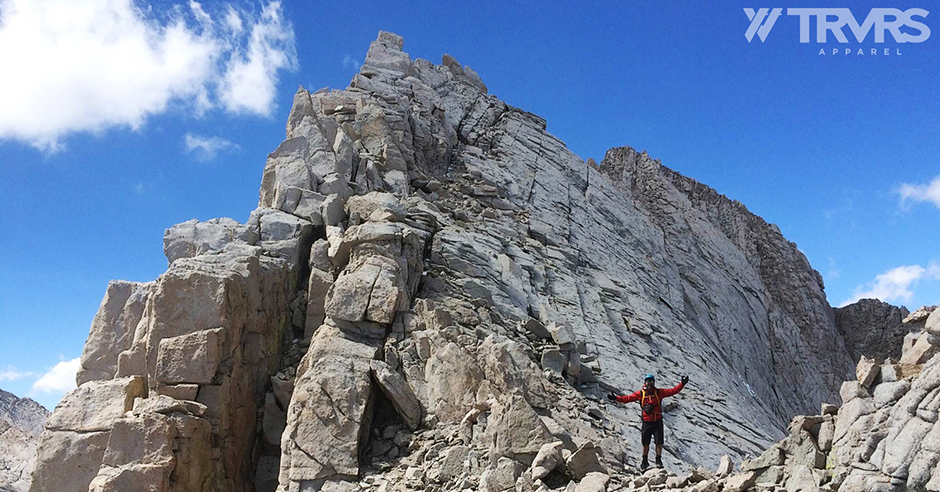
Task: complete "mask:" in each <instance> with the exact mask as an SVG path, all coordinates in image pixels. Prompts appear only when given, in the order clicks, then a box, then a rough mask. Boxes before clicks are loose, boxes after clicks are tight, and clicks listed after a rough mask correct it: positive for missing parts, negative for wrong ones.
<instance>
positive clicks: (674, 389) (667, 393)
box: [659, 383, 685, 398]
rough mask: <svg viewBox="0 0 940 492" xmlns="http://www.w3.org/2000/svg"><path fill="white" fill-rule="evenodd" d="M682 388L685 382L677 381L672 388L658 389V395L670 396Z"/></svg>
mask: <svg viewBox="0 0 940 492" xmlns="http://www.w3.org/2000/svg"><path fill="white" fill-rule="evenodd" d="M682 388H685V383H679V384H677V385H675V386H674V387H672V388H669V389H662V390H659V397H660V398H665V397H667V396H672V395H674V394H676V393H678V392H680V391H682Z"/></svg>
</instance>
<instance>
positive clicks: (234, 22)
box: [225, 5, 243, 34]
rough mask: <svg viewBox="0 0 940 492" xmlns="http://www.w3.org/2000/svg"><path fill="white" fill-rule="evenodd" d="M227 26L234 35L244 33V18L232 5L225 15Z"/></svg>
mask: <svg viewBox="0 0 940 492" xmlns="http://www.w3.org/2000/svg"><path fill="white" fill-rule="evenodd" d="M225 24H226V25H227V26H228V29H229V31H232V33H233V34H240V33H241V32H242V29H243V26H242V18H241V16H240V15H238V11H237V10H235V8H234V7H232V6H231V5H229V6H228V11H227V12H226V13H225Z"/></svg>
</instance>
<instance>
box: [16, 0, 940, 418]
mask: <svg viewBox="0 0 940 492" xmlns="http://www.w3.org/2000/svg"><path fill="white" fill-rule="evenodd" d="M18 2H19V3H18ZM40 3H41V2H40ZM813 3H818V2H813ZM46 4H47V5H54V6H58V7H62V8H63V9H66V8H72V7H66V6H65V5H66V3H62V2H61V1H59V2H58V3H57V1H51V0H47V1H46ZM142 4H143V3H142V2H136V3H133V4H130V3H129V4H127V5H142ZM165 4H172V5H175V7H172V8H171V7H170V6H167V5H165ZM11 5H16V6H18V7H22V8H21V9H20V10H19V11H15V9H14V12H15V15H14V14H11V13H10V12H11V10H10V6H11ZM25 5H26V3H25V0H24V1H21V0H6V1H5V2H0V46H11V45H12V44H10V42H11V41H14V40H15V41H20V42H22V41H23V40H39V41H44V40H47V35H49V34H50V33H55V32H56V31H55V29H56V25H54V23H53V24H50V25H45V24H43V25H42V26H40V25H39V24H37V21H36V19H38V18H39V17H30V16H29V15H28V14H30V10H29V9H28V8H25V7H24V6H25ZM84 5H85V6H89V5H96V4H95V2H86V4H84ZM116 5H118V7H114V8H121V5H124V4H122V3H120V2H119V3H118V4H116ZM161 5H164V6H165V8H163V7H160V6H158V7H156V9H155V10H154V8H153V7H154V6H153V5H151V7H152V8H151V14H150V15H145V14H143V13H141V12H136V14H135V12H134V10H133V9H130V10H127V11H122V12H121V13H123V14H126V15H129V16H130V17H128V18H124V21H122V22H127V23H128V24H127V25H123V24H115V25H113V26H110V27H111V28H113V30H114V32H115V33H119V34H120V35H121V36H127V39H128V40H129V42H130V41H135V38H134V36H137V35H139V32H140V31H139V29H144V32H147V31H146V30H147V29H151V30H152V32H153V33H164V34H166V33H167V32H170V31H172V29H171V28H173V27H174V26H179V25H182V26H184V27H185V29H183V30H182V31H178V33H179V32H183V31H185V32H186V33H188V34H189V37H188V38H187V37H186V36H182V37H181V38H180V39H184V40H187V41H186V42H180V41H178V40H177V41H176V42H175V44H169V41H168V44H166V45H165V46H164V47H165V48H166V49H167V50H172V49H178V50H180V58H181V59H183V60H188V63H189V65H187V66H185V67H183V68H185V70H183V69H179V68H178V67H177V68H176V70H175V71H173V70H169V69H168V68H167V66H165V65H161V64H160V63H161V62H160V57H159V56H158V55H159V54H160V53H159V50H156V51H155V52H154V53H155V54H154V58H153V59H152V60H147V59H145V60H144V61H140V65H139V66H137V67H134V68H139V69H141V71H142V73H146V74H149V75H150V78H147V79H142V80H138V79H137V78H136V77H130V76H128V75H127V74H126V73H124V71H123V70H122V67H121V66H119V65H118V63H117V61H110V60H111V59H110V58H109V57H108V56H109V54H113V53H112V52H109V51H108V49H109V48H108V46H107V45H102V47H101V50H100V58H93V59H94V60H96V63H100V64H101V65H100V66H99V67H97V68H98V72H99V73H92V74H88V73H85V72H86V70H82V69H75V68H74V67H67V66H65V64H64V63H63V65H62V66H52V67H45V66H44V67H41V68H43V70H42V71H40V73H35V74H34V73H32V72H29V74H30V76H31V77H36V79H35V80H32V79H28V77H24V79H27V80H25V81H24V82H23V84H26V83H30V82H31V83H34V84H35V86H36V87H37V89H36V91H35V93H33V92H30V91H25V89H24V87H22V86H18V85H16V84H14V83H13V82H6V83H0V104H2V105H3V106H4V107H13V108H17V109H16V110H11V111H10V112H9V113H7V115H6V116H0V182H2V183H3V184H2V189H3V193H2V194H0V195H2V196H3V198H2V202H0V205H2V207H3V210H4V213H3V214H2V215H0V226H2V227H3V229H4V230H5V231H7V233H6V234H4V235H3V236H0V237H2V239H0V258H2V260H0V313H3V316H2V317H0V334H2V335H0V388H3V389H4V390H6V391H8V392H11V393H13V394H16V395H17V396H20V397H30V398H32V399H34V400H36V401H37V402H39V403H40V404H42V405H43V406H45V407H46V408H47V409H49V410H51V409H52V408H53V407H54V405H55V402H57V401H58V399H59V398H61V396H62V395H64V394H65V392H66V391H68V390H69V389H70V387H74V372H75V370H76V369H77V364H78V362H77V360H78V359H77V358H78V357H79V356H80V354H81V350H82V345H83V343H84V341H85V338H86V337H87V335H88V328H89V327H90V325H91V321H92V318H93V316H94V314H95V312H96V311H97V308H98V305H99V304H100V301H101V299H102V297H103V295H104V293H105V288H106V286H107V282H108V281H109V280H111V279H122V280H133V281H150V280H154V279H156V278H157V276H159V275H160V274H161V273H162V272H163V271H164V270H165V268H166V258H165V257H164V256H163V252H162V237H163V231H164V230H165V229H167V228H169V227H170V226H172V225H173V224H176V223H179V222H184V221H186V220H189V219H192V218H197V219H199V220H201V221H202V220H207V219H210V218H214V217H231V218H234V219H236V220H239V221H240V222H244V221H245V220H246V219H247V217H248V214H249V212H250V211H251V210H253V209H254V207H255V204H256V203H257V196H258V195H257V191H258V187H259V185H260V182H261V169H262V168H263V166H264V161H265V156H266V155H267V153H268V152H271V151H273V150H274V149H275V148H276V146H277V144H278V143H279V142H280V141H281V140H283V138H284V136H283V134H284V122H285V121H286V119H287V113H288V112H289V110H290V101H291V96H292V95H293V93H294V90H295V88H296V86H297V85H299V84H302V85H304V86H305V87H307V88H308V89H310V90H311V91H313V90H316V89H317V88H320V87H324V86H329V87H345V86H346V83H345V82H344V81H343V80H344V79H345V80H346V81H348V79H349V77H351V76H352V74H354V73H355V72H357V71H358V67H359V64H360V63H361V62H362V60H363V59H364V53H365V50H366V49H367V48H368V45H369V42H371V41H372V40H373V39H374V38H375V35H376V33H377V32H378V30H379V29H382V30H388V31H391V32H395V33H397V34H399V35H402V36H403V37H404V39H405V47H404V51H405V52H407V53H409V55H410V56H411V58H412V59H413V60H414V59H416V58H425V59H429V60H431V61H432V62H435V63H438V61H439V60H440V59H441V56H442V55H443V54H444V53H450V54H452V55H453V56H454V57H455V58H456V59H457V60H458V61H460V62H461V63H463V64H465V65H469V66H471V67H473V68H474V70H476V71H477V72H478V73H479V74H480V76H481V78H482V79H483V81H484V83H486V84H487V86H488V88H489V91H490V93H492V94H494V95H497V96H499V97H500V98H501V99H503V100H504V101H506V102H507V103H508V104H511V105H513V106H517V107H520V108H521V109H524V110H526V111H530V112H532V113H535V114H538V115H539V116H541V117H543V118H545V119H546V120H547V122H548V131H550V132H551V133H552V134H554V135H555V136H557V137H558V138H559V139H561V140H562V141H564V142H565V143H566V144H567V145H568V147H569V148H570V149H572V151H573V152H575V153H576V154H578V155H579V156H580V157H581V158H582V159H584V160H587V159H588V158H593V159H595V160H596V161H597V162H600V161H601V159H602V158H603V155H604V153H605V152H606V151H607V150H609V149H611V148H616V147H622V146H630V147H633V148H635V149H637V150H638V151H640V150H643V151H648V153H649V155H650V156H651V157H653V158H654V159H659V160H660V161H661V162H662V164H663V165H664V166H666V167H668V168H670V169H673V170H676V171H677V172H679V173H681V174H683V175H685V176H689V177H691V178H693V179H695V180H696V181H698V182H700V183H702V184H704V185H706V186H708V187H710V188H712V189H715V190H716V191H717V192H718V193H720V194H722V195H723V196H727V197H728V198H729V199H731V200H735V201H738V202H740V203H742V204H743V205H744V206H745V207H746V208H747V209H748V210H749V211H751V212H752V213H753V214H754V215H757V216H759V217H761V218H763V219H764V220H765V221H766V222H768V223H772V224H776V225H778V227H779V228H780V229H781V231H782V232H783V235H784V237H786V238H787V239H788V240H790V241H792V242H795V243H796V244H797V245H798V246H799V248H800V250H801V251H802V252H803V253H804V255H805V256H806V257H807V258H808V260H809V261H810V264H811V265H813V267H814V268H815V269H816V270H817V271H819V272H820V274H821V275H822V277H823V278H824V280H825V284H826V295H827V298H828V302H829V303H830V305H832V306H833V307H837V306H840V305H845V304H847V303H849V302H852V301H855V300H857V299H860V298H867V297H872V298H879V299H881V300H883V301H885V302H889V303H891V304H894V305H899V306H900V305H904V306H905V307H907V309H909V310H910V311H914V310H916V309H917V308H919V307H921V305H934V304H937V303H938V301H940V254H938V252H937V251H936V248H931V244H932V243H935V241H936V239H937V235H936V233H933V234H931V232H930V228H929V224H930V223H936V219H937V216H938V214H940V168H938V166H936V164H934V162H935V161H936V159H937V156H938V155H940V142H938V141H937V139H936V138H935V136H934V135H933V134H932V132H931V130H935V129H936V128H940V102H938V98H936V97H931V96H935V95H936V94H937V91H938V89H937V88H936V86H935V84H933V81H934V80H936V78H937V75H940V73H938V72H940V68H938V67H937V66H936V63H932V62H933V61H935V60H936V56H937V55H938V54H940V48H938V47H937V42H940V41H938V40H937V39H936V35H935V36H934V37H932V38H930V39H927V40H926V41H924V42H923V43H905V44H899V43H892V42H885V43H884V46H885V47H890V48H892V49H898V50H900V52H901V53H903V54H902V55H901V56H897V55H888V56H885V55H877V56H880V58H878V57H877V56H876V57H872V56H871V55H868V57H867V58H866V57H865V56H866V55H857V54H856V55H851V56H849V55H842V54H841V52H840V55H836V56H833V55H828V54H827V55H823V56H820V55H818V54H817V51H818V50H817V48H818V46H817V45H816V44H813V43H810V44H808V45H806V46H803V45H802V44H801V43H799V40H798V37H799V25H798V23H794V21H793V19H787V18H786V16H781V17H780V18H779V19H778V20H777V22H776V24H775V25H774V26H773V29H772V30H770V31H769V33H768V34H767V36H766V39H764V40H761V39H760V37H759V36H760V32H759V31H758V36H755V37H753V39H751V41H748V40H747V39H746V38H745V36H744V34H745V31H746V30H747V29H748V26H749V24H751V21H750V20H749V19H748V16H747V15H745V12H744V11H743V9H744V8H745V7H747V5H745V4H740V5H739V4H738V3H734V5H733V6H722V7H708V6H699V5H697V6H688V7H682V8H679V7H676V8H673V9H671V10H670V11H669V14H670V15H668V16H665V15H662V14H663V12H664V11H665V8H662V7H647V6H633V5H631V6H621V8H620V9H618V10H616V11H612V10H610V9H605V8H603V7H602V6H598V5H590V6H582V8H576V7H569V6H546V7H544V9H542V11H539V12H532V11H531V10H530V9H526V8H525V7H524V6H520V5H502V4H500V6H499V7H497V6H495V5H486V6H481V8H480V9H479V11H474V12H472V13H468V18H466V19H456V20H455V19H451V18H450V17H448V16H446V12H448V7H449V6H448V5H438V4H429V5H427V6H425V7H424V8H423V9H422V8H419V7H414V9H413V10H408V11H406V12H402V11H400V10H398V9H396V8H394V7H393V6H388V5H382V6H375V7H374V8H372V9H368V10H367V11H365V12H363V19H362V20H361V21H360V22H357V24H356V25H355V26H344V25H340V26H334V25H333V24H332V23H331V22H329V19H326V20H323V19H319V18H316V17H311V16H309V15H305V14H306V13H307V12H309V11H312V9H306V8H304V7H303V6H302V5H299V4H294V3H284V4H280V3H278V2H269V3H264V4H260V5H259V4H256V3H254V2H243V3H239V4H237V6H236V7H229V6H228V5H226V4H222V3H213V2H204V3H203V4H195V3H190V4H189V7H186V6H185V5H184V4H182V3H179V4H177V3H175V2H162V3H161ZM193 5H196V6H197V7H198V8H196V7H193ZM874 6H876V5H875V4H874V3H872V2H863V3H860V4H857V5H853V7H852V12H854V13H855V15H856V16H857V17H861V15H863V14H864V12H866V11H867V10H868V9H869V8H871V7H874ZM912 6H914V7H916V5H912ZM99 7H100V6H99ZM74 8H75V9H78V10H76V12H79V11H80V10H81V8H80V7H74ZM102 8H103V7H102ZM174 9H175V10H174ZM496 9H499V10H498V12H497V11H496ZM82 12H84V11H82ZM105 12H106V11H105ZM174 12H175V13H174ZM232 12H235V14H234V16H233V14H232ZM492 12H497V13H498V14H500V17H499V18H498V19H494V18H492V17H491V15H490V14H491V13H492ZM87 13H88V15H89V17H88V18H89V19H91V20H89V21H88V22H89V24H88V25H94V24H95V22H92V21H94V20H96V18H95V17H94V15H97V14H100V13H101V12H100V11H96V10H94V9H89V10H88V12H87ZM134 15H137V17H134ZM421 16H424V17H427V18H428V19H443V20H442V21H441V22H440V23H433V21H432V22H429V23H427V24H426V25H421V24H420V22H417V20H419V18H420V17H421ZM125 17H126V16H125ZM559 18H563V19H565V20H566V21H567V22H566V23H564V25H558V23H557V19H559ZM206 19H209V21H207V20H206ZM703 19H707V20H708V21H709V22H703ZM932 20H933V18H932V17H927V18H926V20H925V23H926V24H927V25H930V24H931V23H932ZM641 21H642V22H641ZM179 22H182V24H179ZM463 22H466V23H471V24H472V25H473V26H474V27H475V30H474V32H462V31H460V30H459V26H460V25H462V23H463ZM509 23H512V24H513V26H514V28H515V29H514V30H513V31H512V32H503V31H505V25H506V24H509ZM10 26H14V27H19V28H20V29H19V30H16V29H12V28H11V27H10ZM141 26H143V27H141ZM207 26H208V27H207ZM624 26H629V29H623V27H624ZM60 27H61V26H60ZM30 28H32V29H33V30H34V31H35V32H32V31H30ZM24 30H25V31H28V32H31V34H29V36H26V37H23V36H25V35H24V34H23V32H24ZM249 31H251V32H258V33H259V36H258V39H261V41H260V43H262V45H261V46H260V48H263V49H260V48H259V49H260V51H252V47H253V45H252V43H254V42H255V41H254V39H256V38H255V37H253V36H249V35H248V32H249ZM847 31H848V30H847ZM90 32H92V30H89V31H87V32H83V31H81V30H79V31H77V34H75V35H76V36H83V35H84V36H85V38H81V39H79V41H84V42H90V43H92V46H94V38H93V36H91V35H90V34H89V33H90ZM17 36H19V37H17ZM119 39H124V38H119ZM164 39H168V38H164ZM850 39H851V36H850ZM865 39H867V41H865V42H862V43H857V42H856V43H855V44H851V46H857V45H860V46H863V47H864V48H865V49H866V50H867V49H869V48H870V47H873V46H876V44H875V43H873V42H872V41H871V37H869V38H865ZM852 41H853V42H854V41H855V40H854V39H852ZM829 44H830V45H831V46H836V45H835V44H833V43H832V42H830V43H829ZM35 45H36V46H38V48H37V50H45V51H40V56H46V57H47V59H43V61H47V62H48V60H53V61H62V60H64V59H65V58H62V59H56V58H55V57H56V56H64V55H62V53H60V48H57V47H56V46H55V45H53V44H48V45H47V44H44V43H42V42H38V43H36V44H35ZM129 45H130V46H136V47H137V49H142V50H145V51H146V48H141V46H142V45H139V44H135V43H130V44H129ZM879 47H880V46H879ZM210 49H211V50H216V51H211V52H209V51H207V50H210ZM586 50H590V51H591V53H586V52H585V51H586ZM207 53H208V54H207ZM356 53H359V55H356ZM184 55H185V56H184ZM209 55H211V57H210V59H209V60H208V61H207V60H204V59H202V58H200V57H201V56H209ZM892 56H894V57H893V58H892ZM23 58H28V57H17V56H14V54H13V53H11V52H10V50H3V49H2V48H0V61H3V62H5V63H6V64H7V66H10V65H12V66H14V67H17V68H20V69H23V71H24V72H23V73H27V72H26V69H29V68H35V66H34V65H35V64H33V65H30V64H28V62H29V60H26V61H24V60H23ZM144 58H146V57H144ZM24 64H25V65H24ZM47 64H48V65H55V64H54V63H51V62H50V63H47ZM641 64H642V65H641ZM633 67H636V68H638V70H633V69H632V68H633ZM170 68H172V67H170ZM56 70H58V72H57V71H56ZM70 70H71V71H70ZM886 73H888V74H890V75H891V76H890V77H888V76H885V74H886ZM598 81H600V82H609V81H613V83H610V84H608V85H600V84H598ZM131 88H133V89H135V90H131ZM43 89H44V90H46V91H49V92H43ZM24 91H25V92H26V95H25V96H24V95H23V94H24ZM56 91H59V92H56ZM64 91H76V92H77V95H72V92H69V93H68V95H69V96H72V97H67V96H63V98H62V99H55V98H53V95H56V94H59V93H60V92H64ZM45 96H48V97H50V98H53V101H52V103H48V102H43V100H42V99H41V98H42V97H45ZM83 96H84V97H83ZM879 96H880V97H879ZM17 97H23V98H24V99H23V100H22V101H17V100H15V99H16V98H17ZM30 97H32V99H31V98H30ZM56 97H58V96H56ZM80 99H87V100H88V101H90V102H87V103H86V102H84V101H82V100H80ZM151 99H153V100H151ZM49 104H53V105H52V106H49ZM37 108H38V109H39V110H40V111H34V110H35V109H37ZM102 108H104V110H102ZM899 108H900V109H899ZM33 112H37V113H39V114H38V115H34V114H33ZM898 115H900V116H898ZM931 137H934V138H931ZM38 192H41V193H38ZM899 245H901V246H900V247H899ZM69 378H71V386H70V385H69Z"/></svg>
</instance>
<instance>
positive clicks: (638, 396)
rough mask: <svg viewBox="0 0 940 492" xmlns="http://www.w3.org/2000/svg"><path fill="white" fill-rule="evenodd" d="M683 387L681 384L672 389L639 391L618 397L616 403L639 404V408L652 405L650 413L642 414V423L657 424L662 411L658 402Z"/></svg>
mask: <svg viewBox="0 0 940 492" xmlns="http://www.w3.org/2000/svg"><path fill="white" fill-rule="evenodd" d="M684 387H685V385H684V384H682V383H679V384H677V385H676V386H675V387H674V388H669V389H662V388H653V390H654V391H655V392H654V391H647V390H646V389H641V390H640V391H637V392H636V393H633V394H632V395H623V396H618V397H617V401H619V402H620V403H630V402H631V401H638V402H640V406H641V407H642V406H646V405H653V411H652V412H651V413H646V412H643V421H644V422H657V421H660V420H662V419H663V409H662V406H661V405H660V402H661V401H662V399H663V398H665V397H667V396H672V395H674V394H676V393H678V392H680V391H682V388H684Z"/></svg>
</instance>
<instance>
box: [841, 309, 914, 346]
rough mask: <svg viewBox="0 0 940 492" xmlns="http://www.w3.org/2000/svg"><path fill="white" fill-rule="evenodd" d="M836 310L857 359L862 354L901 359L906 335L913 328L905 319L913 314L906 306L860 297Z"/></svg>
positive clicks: (843, 335)
mask: <svg viewBox="0 0 940 492" xmlns="http://www.w3.org/2000/svg"><path fill="white" fill-rule="evenodd" d="M833 311H834V312H835V315H836V326H837V327H838V328H839V332H840V333H842V337H843V338H844V339H845V348H846V349H848V351H849V354H851V355H852V358H853V359H855V360H856V361H858V360H859V359H861V357H862V356H863V355H864V356H868V357H871V358H875V359H880V360H884V359H887V358H891V359H894V360H898V359H900V358H901V347H902V345H903V341H904V336H905V335H907V334H908V333H910V331H911V327H910V325H909V324H908V323H903V322H902V321H904V319H905V318H907V316H908V314H910V313H909V312H908V310H907V309H906V308H904V307H897V306H893V305H891V304H888V303H887V302H883V301H880V300H878V299H861V300H859V301H858V302H855V303H853V304H849V305H848V306H845V307H841V308H835V309H833Z"/></svg>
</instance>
